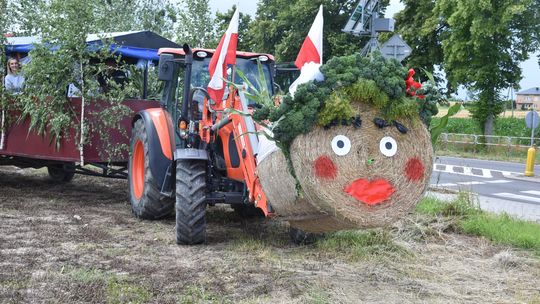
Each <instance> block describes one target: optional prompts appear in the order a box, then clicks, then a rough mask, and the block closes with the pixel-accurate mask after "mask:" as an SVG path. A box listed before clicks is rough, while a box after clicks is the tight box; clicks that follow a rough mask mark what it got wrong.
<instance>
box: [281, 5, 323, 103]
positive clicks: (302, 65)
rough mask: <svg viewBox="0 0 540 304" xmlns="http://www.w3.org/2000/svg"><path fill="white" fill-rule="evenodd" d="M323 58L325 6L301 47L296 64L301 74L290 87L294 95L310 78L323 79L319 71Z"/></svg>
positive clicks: (321, 8)
mask: <svg viewBox="0 0 540 304" xmlns="http://www.w3.org/2000/svg"><path fill="white" fill-rule="evenodd" d="M322 58H323V6H322V5H321V7H320V8H319V12H318V13H317V17H315V21H313V24H312V25H311V28H310V29H309V33H308V35H307V37H306V39H305V40H304V43H303V44H302V47H301V48H300V52H299V53H298V56H297V57H296V61H295V62H294V65H296V67H297V68H299V69H300V76H299V77H298V78H297V79H296V80H295V81H294V82H293V83H292V84H291V86H290V87H289V93H291V95H292V96H294V93H295V92H296V88H297V87H298V86H299V85H300V84H302V83H306V82H308V81H310V80H317V81H322V80H324V76H323V75H322V73H321V72H320V71H319V68H320V67H321V65H322Z"/></svg>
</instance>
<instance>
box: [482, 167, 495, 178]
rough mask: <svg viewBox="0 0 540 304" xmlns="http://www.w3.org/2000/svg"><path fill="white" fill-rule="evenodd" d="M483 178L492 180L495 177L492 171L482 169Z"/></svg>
mask: <svg viewBox="0 0 540 304" xmlns="http://www.w3.org/2000/svg"><path fill="white" fill-rule="evenodd" d="M482 176H484V177H487V178H492V177H493V175H491V170H489V169H482Z"/></svg>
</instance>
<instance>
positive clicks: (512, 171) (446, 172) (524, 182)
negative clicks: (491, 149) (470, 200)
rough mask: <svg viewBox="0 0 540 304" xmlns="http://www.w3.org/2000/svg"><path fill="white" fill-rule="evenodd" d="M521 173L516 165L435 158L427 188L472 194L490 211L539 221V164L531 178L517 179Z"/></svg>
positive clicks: (522, 166)
mask: <svg viewBox="0 0 540 304" xmlns="http://www.w3.org/2000/svg"><path fill="white" fill-rule="evenodd" d="M524 171H525V164H519V163H510V162H500V161H487V160H477V159H466V158H457V157H438V158H437V159H436V160H435V163H434V167H433V174H432V175H431V187H432V188H442V189H451V190H461V191H468V192H472V193H476V194H478V196H479V197H480V198H484V199H483V200H484V205H487V206H488V207H490V208H489V209H493V211H497V210H500V211H504V212H507V213H512V214H516V215H518V216H522V217H529V218H530V216H529V215H532V216H533V218H536V217H539V218H540V165H537V166H535V177H534V178H520V177H519V176H520V175H523V173H524ZM485 198H488V199H485ZM481 201H482V199H481Z"/></svg>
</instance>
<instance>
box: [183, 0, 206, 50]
mask: <svg viewBox="0 0 540 304" xmlns="http://www.w3.org/2000/svg"><path fill="white" fill-rule="evenodd" d="M177 14H178V19H179V21H180V22H179V23H178V24H177V27H176V34H177V35H176V37H175V38H176V40H177V41H179V42H180V43H188V44H189V45H190V46H191V47H201V48H210V47H215V46H213V45H212V44H213V41H214V36H215V35H214V27H213V25H214V23H213V20H212V16H211V15H210V8H209V6H208V0H185V1H183V6H181V7H179V8H178V10H177Z"/></svg>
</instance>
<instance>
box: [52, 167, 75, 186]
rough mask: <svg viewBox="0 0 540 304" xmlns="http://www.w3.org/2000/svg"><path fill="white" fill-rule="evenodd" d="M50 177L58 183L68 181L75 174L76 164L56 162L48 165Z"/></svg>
mask: <svg viewBox="0 0 540 304" xmlns="http://www.w3.org/2000/svg"><path fill="white" fill-rule="evenodd" d="M47 172H48V173H49V179H51V180H52V181H54V182H57V183H68V182H70V181H71V180H72V179H73V177H74V176H75V164H73V163H71V164H66V165H64V164H54V165H48V166H47Z"/></svg>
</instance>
